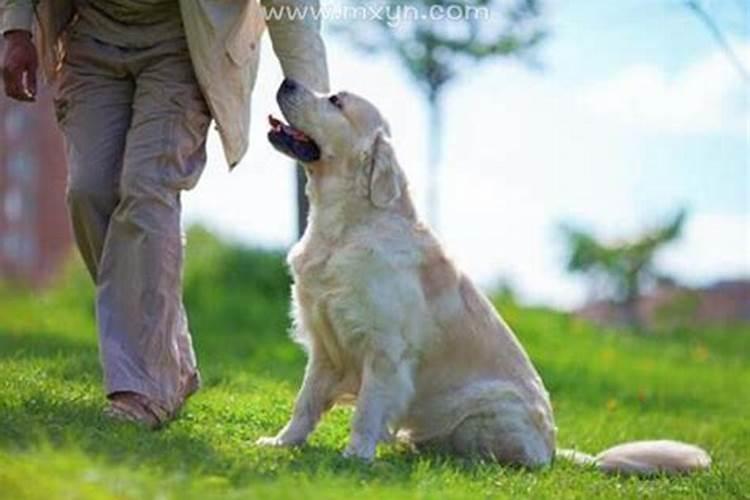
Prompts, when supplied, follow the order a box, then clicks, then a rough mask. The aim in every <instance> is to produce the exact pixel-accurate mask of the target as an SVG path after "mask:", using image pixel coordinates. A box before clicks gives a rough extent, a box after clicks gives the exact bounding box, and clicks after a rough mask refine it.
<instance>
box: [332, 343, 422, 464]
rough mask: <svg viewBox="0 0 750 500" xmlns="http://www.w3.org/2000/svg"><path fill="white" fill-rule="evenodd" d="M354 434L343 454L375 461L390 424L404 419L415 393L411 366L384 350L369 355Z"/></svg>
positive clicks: (363, 377) (355, 414) (354, 423)
mask: <svg viewBox="0 0 750 500" xmlns="http://www.w3.org/2000/svg"><path fill="white" fill-rule="evenodd" d="M363 368H364V369H363V376H362V385H361V387H360V390H359V396H358V398H357V407H356V410H355V413H354V421H353V424H352V433H351V438H350V440H349V445H348V446H347V448H346V451H344V455H345V456H348V457H356V458H360V459H363V460H372V459H373V458H374V457H375V449H376V447H377V444H378V442H379V441H381V440H385V439H387V438H388V436H390V432H389V431H388V425H389V424H391V423H393V422H394V421H395V420H397V419H398V418H399V417H401V416H402V415H403V413H404V411H405V410H406V408H407V406H408V404H409V402H410V400H411V398H412V395H413V394H414V381H413V373H412V372H413V370H412V366H411V365H410V364H409V363H408V362H406V361H404V360H402V359H393V356H392V355H391V354H389V353H387V352H385V351H383V350H376V351H374V352H371V353H369V354H368V356H367V359H365V363H364V367H363Z"/></svg>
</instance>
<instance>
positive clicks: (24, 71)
mask: <svg viewBox="0 0 750 500" xmlns="http://www.w3.org/2000/svg"><path fill="white" fill-rule="evenodd" d="M4 37H5V54H4V56H3V63H2V67H3V81H4V82H5V94H6V95H7V96H8V97H10V98H12V99H17V100H19V101H26V102H31V101H34V100H36V71H37V68H38V66H39V61H38V59H37V55H36V47H34V42H32V41H31V32H29V31H24V30H13V31H8V32H6V33H5V35H4Z"/></svg>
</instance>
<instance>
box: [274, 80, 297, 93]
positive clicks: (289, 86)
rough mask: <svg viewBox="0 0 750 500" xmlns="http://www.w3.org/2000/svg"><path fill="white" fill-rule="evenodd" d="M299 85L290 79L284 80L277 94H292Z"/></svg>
mask: <svg viewBox="0 0 750 500" xmlns="http://www.w3.org/2000/svg"><path fill="white" fill-rule="evenodd" d="M298 86H299V85H298V84H297V82H296V81H294V80H292V79H291V78H285V79H284V81H283V82H281V87H280V88H279V92H283V93H289V92H294V91H295V90H297V87H298Z"/></svg>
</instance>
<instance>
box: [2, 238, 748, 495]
mask: <svg viewBox="0 0 750 500" xmlns="http://www.w3.org/2000/svg"><path fill="white" fill-rule="evenodd" d="M190 242H191V243H190V246H189V252H188V268H187V270H186V275H185V281H186V292H185V298H186V303H187V307H188V311H189V314H190V319H191V322H192V330H193V334H194V339H195V345H196V349H197V352H198V356H199V361H200V363H201V367H202V373H203V377H204V382H205V386H204V389H203V390H202V391H201V392H200V393H199V394H197V395H196V396H195V397H194V398H193V399H192V400H191V401H190V403H189V404H188V406H187V408H186V410H185V411H184V412H183V414H182V416H181V417H180V418H179V419H178V420H177V421H175V422H174V423H173V424H171V425H170V426H169V427H168V428H166V429H165V430H162V431H160V432H148V431H145V430H141V429H139V428H137V427H135V426H132V425H126V424H115V423H112V422H109V421H108V420H106V419H105V418H103V417H102V416H101V410H102V408H103V398H102V394H101V386H100V368H99V365H98V358H97V350H96V337H95V331H94V316H93V308H92V304H91V301H92V294H93V291H92V287H91V285H90V284H89V283H88V282H87V280H86V278H85V276H84V275H83V273H82V271H81V269H80V267H78V266H76V265H74V266H72V269H71V270H70V271H69V272H68V273H66V275H65V277H64V279H62V280H61V283H60V284H59V285H58V286H57V287H55V288H53V289H52V290H49V291H47V292H44V293H31V292H23V291H18V290H12V289H4V290H2V291H0V497H2V498H9V499H22V498H40V499H42V498H43V499H48V498H61V497H62V498H157V497H158V498H181V499H182V498H212V497H220V498H235V497H236V498H262V499H267V498H295V499H296V498H308V497H319V498H327V499H328V498H331V499H335V498H342V499H348V498H352V497H356V498H357V499H368V498H373V499H375V498H377V499H391V498H472V499H473V498H490V497H492V498H495V497H500V498H504V497H505V498H519V497H524V498H534V499H537V498H599V497H601V498H669V497H680V498H683V497H697V498H701V497H702V498H711V499H714V498H750V496H749V495H750V420H749V418H750V416H749V415H748V409H749V408H750V331H749V329H748V327H747V326H745V327H744V328H743V327H735V328H715V329H711V330H710V331H708V330H704V331H691V330H688V329H677V330H674V331H670V332H659V333H654V332H652V333H650V334H647V335H639V336H636V335H633V334H631V333H628V332H617V331H602V330H601V329H597V328H595V327H593V326H591V325H589V324H586V323H584V322H581V321H580V320H577V319H575V318H572V317H570V316H568V315H565V314H560V313H556V312H553V311H548V310H543V309H530V308H523V307H519V306H517V305H515V304H513V303H512V302H511V301H508V300H505V301H498V305H499V309H500V310H501V312H502V313H503V315H504V316H505V318H506V320H507V321H508V322H509V323H510V324H511V325H512V326H513V328H514V329H515V330H516V332H517V334H518V336H519V337H520V339H521V341H522V342H523V343H524V345H525V346H526V348H527V350H528V351H529V354H530V355H531V357H532V359H533V360H534V362H535V364H536V365H537V367H538V369H539V371H540V372H541V374H542V377H543V378H544V380H545V382H546V384H547V387H548V389H549V390H550V392H551V394H552V399H553V402H554V405H555V409H556V415H557V424H558V428H559V443H560V446H564V447H577V448H578V449H581V450H584V451H588V452H597V451H600V450H602V449H604V448H605V447H607V446H610V445H613V444H615V443H618V442H621V441H626V440H634V439H643V438H653V437H657V438H675V439H681V440H685V441H688V442H694V443H698V444H700V445H702V446H704V447H705V448H706V449H708V450H709V452H710V453H711V455H712V457H713V459H714V467H713V468H712V470H711V471H710V472H706V473H701V474H698V475H695V476H690V477H680V478H673V479H667V478H657V479H651V480H638V479H624V478H616V477H606V476H604V475H602V474H600V473H597V472H595V471H591V470H586V469H580V468H577V467H576V466H573V465H571V464H567V463H564V462H558V463H556V464H554V466H552V467H551V468H549V469H546V470H540V471H525V470H517V469H508V468H502V467H499V466H497V465H495V464H492V463H483V462H476V461H475V462H471V461H465V460H460V459H456V458H452V457H449V456H441V455H415V454H413V453H411V452H410V451H409V450H407V449H405V448H403V447H399V446H381V448H380V450H379V452H378V459H377V461H376V462H375V463H374V464H372V465H366V464H362V463H358V462H356V461H350V460H347V459H344V458H342V457H341V455H340V452H341V450H342V449H343V447H344V445H345V443H346V439H347V433H348V419H349V416H350V410H348V409H336V410H334V411H333V412H332V414H330V415H329V416H327V417H326V418H325V419H324V421H323V423H322V425H321V426H320V427H319V429H318V430H317V431H316V432H315V433H314V435H313V437H312V439H311V441H310V443H309V444H308V445H307V446H305V447H304V448H302V449H298V450H273V449H264V448H258V447H256V446H254V444H253V443H254V441H255V439H256V438H257V437H259V436H262V435H267V434H270V433H274V432H275V431H276V430H278V429H279V427H280V426H281V425H283V423H284V422H285V419H286V418H287V416H288V414H289V411H290V408H291V405H292V401H293V398H294V394H295V391H296V388H297V385H298V384H299V382H300V378H301V375H302V370H303V366H304V356H303V354H302V353H301V351H300V350H299V349H298V348H297V346H295V345H294V344H292V342H291V341H290V340H289V339H288V337H287V334H286V331H287V328H288V317H287V290H288V277H287V276H286V273H285V269H284V266H283V261H282V257H281V254H279V253H274V252H259V251H251V250H248V249H243V248H240V247H237V246H231V245H226V244H223V243H221V242H219V241H217V240H216V239H215V238H213V237H212V236H211V235H209V234H208V233H206V232H204V231H201V230H194V231H192V234H191V238H190Z"/></svg>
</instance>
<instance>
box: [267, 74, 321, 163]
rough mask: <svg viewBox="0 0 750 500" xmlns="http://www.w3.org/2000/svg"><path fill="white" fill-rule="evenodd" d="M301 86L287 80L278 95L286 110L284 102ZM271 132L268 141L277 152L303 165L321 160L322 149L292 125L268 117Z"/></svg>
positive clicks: (282, 84) (277, 97)
mask: <svg viewBox="0 0 750 500" xmlns="http://www.w3.org/2000/svg"><path fill="white" fill-rule="evenodd" d="M300 88H301V87H300V85H299V84H298V83H297V82H295V81H294V80H292V79H290V78H287V79H285V80H284V81H283V82H282V83H281V86H280V87H279V90H278V92H277V93H276V100H277V101H278V103H279V105H280V106H281V108H282V110H283V109H284V104H283V103H284V101H285V99H288V98H289V95H292V94H294V93H295V92H297V91H298V90H299V89H300ZM268 123H269V124H270V126H271V130H270V131H269V132H268V141H269V142H270V143H271V144H272V145H273V147H274V148H276V150H277V151H279V152H281V153H283V154H285V155H287V156H290V157H292V158H294V159H295V160H298V161H301V162H303V163H310V162H314V161H318V160H319V159H320V148H319V147H318V145H317V144H316V143H315V141H313V140H312V139H311V138H310V137H309V136H308V135H307V134H305V133H304V132H302V131H301V130H300V129H298V128H296V127H294V126H293V125H291V124H286V123H284V122H282V121H281V120H279V119H278V118H274V117H273V116H270V115H269V117H268Z"/></svg>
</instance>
